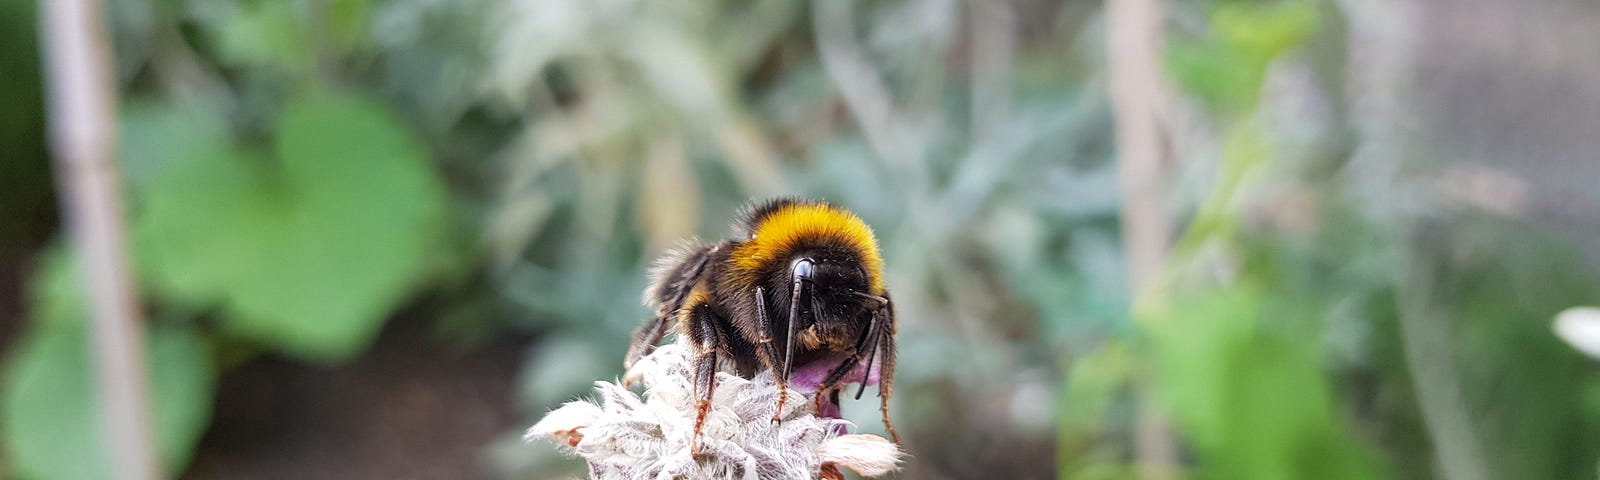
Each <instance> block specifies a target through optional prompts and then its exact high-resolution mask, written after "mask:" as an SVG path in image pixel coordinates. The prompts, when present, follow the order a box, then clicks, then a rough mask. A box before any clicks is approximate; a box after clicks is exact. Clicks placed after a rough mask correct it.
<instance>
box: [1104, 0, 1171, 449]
mask: <svg viewBox="0 0 1600 480" xmlns="http://www.w3.org/2000/svg"><path fill="white" fill-rule="evenodd" d="M1161 24H1162V8H1161V2H1160V0H1108V1H1107V3H1106V28H1107V34H1108V35H1109V38H1108V39H1107V48H1108V51H1107V55H1106V61H1107V63H1108V65H1107V67H1108V70H1109V75H1110V82H1111V86H1110V89H1111V92H1110V93H1111V106H1112V109H1113V111H1114V113H1115V115H1116V129H1117V132H1116V143H1117V169H1118V172H1117V174H1118V178H1119V180H1120V182H1121V190H1122V238H1123V243H1124V244H1125V245H1126V248H1127V252H1128V269H1129V274H1128V278H1129V289H1128V291H1129V294H1130V298H1132V299H1133V300H1132V302H1131V307H1130V308H1129V311H1130V312H1132V313H1133V314H1135V315H1137V314H1138V312H1139V311H1140V310H1141V307H1140V306H1141V305H1143V304H1146V303H1147V302H1149V301H1152V299H1150V298H1147V297H1151V296H1157V295H1159V294H1160V293H1159V290H1160V288H1159V286H1156V285H1155V282H1157V281H1158V280H1157V279H1158V277H1159V276H1160V274H1161V269H1162V266H1163V265H1165V264H1166V256H1167V242H1168V237H1170V233H1169V226H1168V225H1167V219H1166V214H1165V212H1164V211H1163V208H1162V206H1163V204H1164V198H1163V195H1162V184H1161V166H1162V165H1161V164H1162V154H1163V148H1162V145H1163V142H1162V136H1161V125H1160V121H1161V120H1160V117H1161V110H1162V108H1161V107H1162V99H1163V97H1164V95H1163V93H1164V91H1163V89H1162V87H1161V69H1160V65H1161V63H1160V58H1161V42H1162V35H1161ZM1134 434H1135V448H1136V453H1135V454H1136V456H1137V459H1138V465H1139V475H1140V476H1141V477H1142V478H1147V479H1160V478H1170V477H1171V476H1172V473H1173V472H1174V467H1175V466H1176V465H1177V457H1178V455H1177V447H1176V445H1175V442H1174V440H1173V438H1172V432H1171V428H1170V427H1169V426H1168V422H1167V420H1166V418H1165V416H1164V415H1162V413H1161V411H1160V410H1159V409H1158V408H1156V407H1155V405H1153V404H1152V402H1151V401H1149V400H1146V401H1142V402H1140V405H1139V412H1138V420H1137V425H1136V426H1135V433H1134Z"/></svg>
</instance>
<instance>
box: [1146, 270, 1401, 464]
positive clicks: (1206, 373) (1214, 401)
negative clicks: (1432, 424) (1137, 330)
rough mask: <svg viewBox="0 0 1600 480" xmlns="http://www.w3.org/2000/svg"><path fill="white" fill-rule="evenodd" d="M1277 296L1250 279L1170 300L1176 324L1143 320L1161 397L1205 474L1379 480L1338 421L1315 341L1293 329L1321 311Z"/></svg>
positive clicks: (1172, 316) (1170, 319)
mask: <svg viewBox="0 0 1600 480" xmlns="http://www.w3.org/2000/svg"><path fill="white" fill-rule="evenodd" d="M1274 295H1275V293H1274V292H1270V291H1268V292H1264V291H1263V290H1262V289H1261V288H1260V287H1257V286H1254V285H1252V284H1251V282H1249V281H1245V282H1242V283H1241V284H1239V285H1235V286H1229V287H1219V288H1218V289H1216V290H1212V291H1207V292H1193V295H1185V296H1184V297H1182V298H1178V299H1174V301H1173V302H1174V303H1173V305H1172V306H1171V309H1170V310H1169V312H1171V313H1169V315H1171V318H1165V319H1157V320H1156V321H1149V322H1147V323H1146V325H1147V327H1148V329H1149V330H1148V331H1149V332H1150V334H1151V340H1152V344H1153V346H1154V347H1155V348H1156V351H1155V353H1156V356H1155V359H1156V365H1157V372H1158V381H1157V392H1158V394H1159V395H1160V398H1161V399H1162V401H1163V402H1165V403H1166V405H1167V406H1168V407H1169V408H1170V409H1171V410H1172V412H1173V416H1174V417H1175V419H1176V420H1177V421H1178V423H1179V424H1180V425H1181V426H1182V427H1183V431H1184V433H1185V435H1186V436H1187V437H1188V438H1189V439H1190V440H1191V441H1192V442H1193V443H1194V446H1195V449H1196V451H1197V452H1198V453H1199V455H1200V457H1201V458H1202V472H1204V477H1206V478H1219V479H1244V480H1248V479H1280V478H1298V479H1361V478H1375V477H1377V476H1378V472H1377V471H1375V470H1374V469H1373V468H1372V467H1371V465H1370V463H1369V462H1370V459H1369V458H1368V457H1369V455H1368V454H1367V453H1366V452H1365V451H1363V449H1362V447H1361V446H1360V445H1359V444H1358V443H1356V442H1355V441H1354V439H1353V438H1351V437H1350V435H1349V434H1348V432H1346V431H1345V427H1344V426H1343V425H1342V424H1341V422H1340V421H1339V419H1338V415H1337V410H1336V408H1335V405H1334V402H1333V396H1332V389H1331V387H1330V386H1329V385H1328V382H1327V381H1326V380H1325V379H1324V378H1323V374H1322V372H1321V370H1320V368H1319V365H1318V364H1317V357H1316V355H1315V352H1316V351H1317V348H1316V344H1315V343H1314V342H1313V341H1312V340H1313V339H1314V338H1315V337H1314V336H1308V335H1304V329H1303V328H1288V327H1289V326H1290V325H1299V326H1303V324H1302V323H1298V322H1296V321H1295V320H1297V319H1299V318H1305V317H1306V316H1309V315H1312V314H1314V313H1315V312H1314V311H1313V310H1310V309H1308V308H1306V307H1305V306H1303V305H1299V304H1297V303H1296V302H1294V301H1292V299H1287V298H1279V297H1275V296H1274ZM1269 319H1270V320H1271V322H1273V323H1268V321H1269ZM1180 326H1181V328H1179V327H1180Z"/></svg>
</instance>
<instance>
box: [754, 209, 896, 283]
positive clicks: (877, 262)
mask: <svg viewBox="0 0 1600 480" xmlns="http://www.w3.org/2000/svg"><path fill="white" fill-rule="evenodd" d="M753 233H754V235H753V236H752V238H750V239H748V240H746V241H744V242H743V243H741V244H740V245H739V246H738V247H736V248H735V249H734V251H733V252H731V253H732V255H730V257H731V258H732V260H733V263H734V268H735V270H736V271H737V272H738V273H739V274H741V276H742V277H745V278H744V280H746V281H748V282H751V283H754V282H755V275H756V272H757V271H758V270H759V269H760V268H762V267H763V266H765V265H768V264H770V263H771V262H774V261H779V260H780V259H781V257H782V256H783V255H787V254H788V253H790V252H791V251H793V249H794V248H795V246H797V245H799V244H800V243H802V242H804V241H806V240H807V239H827V240H833V241H836V242H839V243H842V244H844V245H846V246H848V247H849V248H850V249H852V250H855V253H856V255H857V256H858V257H860V260H861V266H862V268H864V269H866V271H867V279H868V281H870V282H871V286H872V292H871V293H872V294H873V295H882V294H883V293H884V288H885V287H884V282H883V257H882V255H880V254H879V253H878V240H877V238H876V237H874V236H873V234H872V227H868V226H867V223H866V222H863V221H861V218H860V217H857V216H856V215H855V214H854V213H850V212H849V211H847V210H843V209H838V208H833V207H831V206H829V205H826V204H821V203H797V204H792V205H787V206H784V207H782V208H780V209H779V210H778V211H776V212H773V213H771V214H769V215H767V216H766V217H765V218H763V219H762V220H761V223H760V225H759V226H757V227H756V228H755V231H754V232H753Z"/></svg>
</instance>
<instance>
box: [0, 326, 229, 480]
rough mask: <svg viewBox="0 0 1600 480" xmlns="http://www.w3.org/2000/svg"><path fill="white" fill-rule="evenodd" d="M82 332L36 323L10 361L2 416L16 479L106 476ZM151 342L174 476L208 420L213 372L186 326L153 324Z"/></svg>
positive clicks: (162, 429) (153, 388) (162, 430)
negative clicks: (173, 326) (35, 326)
mask: <svg viewBox="0 0 1600 480" xmlns="http://www.w3.org/2000/svg"><path fill="white" fill-rule="evenodd" d="M87 338H88V336H87V332H86V331H85V330H84V328H83V327H82V324H81V323H79V324H55V323H51V324H41V325H40V326H39V328H37V329H36V330H35V331H33V332H32V334H30V335H29V336H28V337H27V338H26V339H25V340H24V341H23V342H22V343H21V344H20V346H19V348H18V350H17V353H16V356H14V357H13V358H12V361H11V362H10V364H9V365H8V366H9V368H8V371H7V375H6V379H5V387H6V388H5V391H4V398H3V400H4V405H3V406H0V408H3V411H0V418H3V419H4V420H3V421H4V423H3V427H4V428H5V448H6V457H7V458H8V459H9V460H10V468H11V469H12V473H13V474H14V475H15V476H16V478H19V479H40V480H43V479H49V480H77V479H84V480H98V479H104V478H111V469H110V467H109V465H107V456H106V452H105V450H104V446H103V445H104V442H103V441H102V435H101V430H102V427H101V423H102V422H101V417H100V408H99V407H100V405H99V395H98V393H97V392H96V391H95V390H94V388H95V387H94V386H93V383H92V381H91V379H92V378H93V376H92V373H91V360H90V358H89V349H88V348H87ZM148 345H149V350H148V352H147V360H148V365H149V367H148V370H147V371H148V372H149V375H150V377H149V378H150V392H151V405H152V408H153V409H154V425H153V426H154V428H155V435H156V439H155V440H156V451H157V453H158V454H159V455H160V458H161V464H162V465H163V467H164V469H165V471H166V472H167V476H169V477H172V476H176V474H177V473H179V472H181V471H182V470H183V467H184V466H185V465H187V464H188V463H189V457H190V454H191V453H192V452H193V451H194V446H195V444H196V443H197V442H198V441H199V440H200V434H201V433H203V432H204V431H205V426H206V424H207V423H208V422H209V421H210V417H211V398H212V393H213V390H214V389H215V387H216V372H214V371H213V370H212V366H211V357H210V351H209V347H208V346H207V345H206V343H205V341H204V340H202V339H201V338H200V337H199V336H197V335H196V334H194V332H191V331H189V330H184V329H175V328H156V329H152V330H151V331H150V333H149V343H148Z"/></svg>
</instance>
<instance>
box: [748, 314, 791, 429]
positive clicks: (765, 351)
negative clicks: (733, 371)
mask: <svg viewBox="0 0 1600 480" xmlns="http://www.w3.org/2000/svg"><path fill="white" fill-rule="evenodd" d="M756 328H757V330H759V333H760V334H761V339H760V340H759V342H760V344H761V345H760V347H761V348H760V350H758V351H757V353H758V354H760V355H761V362H762V363H765V364H767V368H769V369H772V380H773V382H774V383H777V384H778V409H777V410H774V411H773V412H772V423H778V422H779V421H781V420H782V417H783V405H784V404H786V403H788V402H789V372H788V371H787V370H788V368H784V369H783V370H779V369H778V346H777V345H773V344H772V322H771V321H769V320H768V319H767V292H766V290H764V289H762V288H761V287H756Z"/></svg>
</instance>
